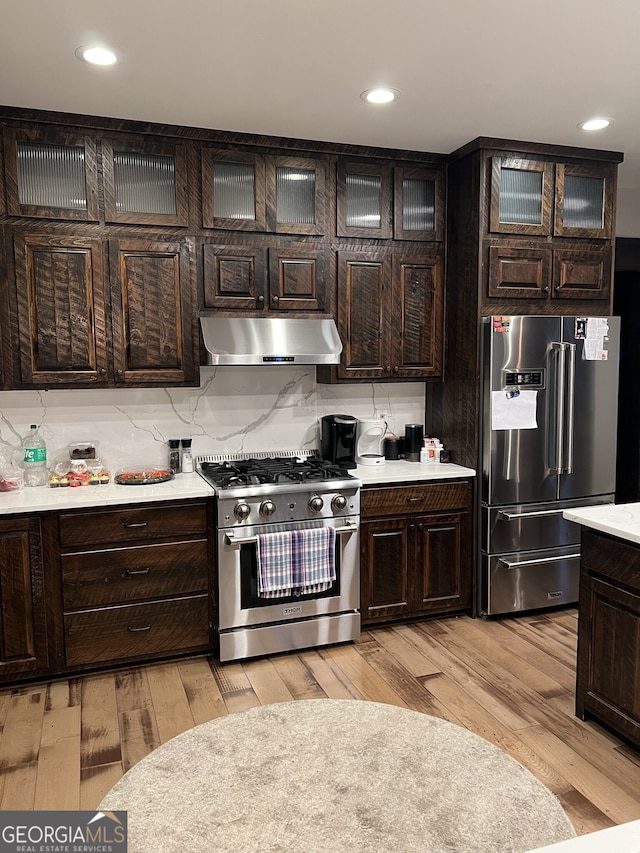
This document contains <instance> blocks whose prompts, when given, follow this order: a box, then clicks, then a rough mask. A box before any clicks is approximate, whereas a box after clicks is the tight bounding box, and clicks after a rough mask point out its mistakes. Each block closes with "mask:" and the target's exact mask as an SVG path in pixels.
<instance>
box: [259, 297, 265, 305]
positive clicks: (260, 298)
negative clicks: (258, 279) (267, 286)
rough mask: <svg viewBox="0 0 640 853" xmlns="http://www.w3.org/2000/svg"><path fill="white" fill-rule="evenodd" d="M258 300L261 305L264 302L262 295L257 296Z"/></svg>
mask: <svg viewBox="0 0 640 853" xmlns="http://www.w3.org/2000/svg"><path fill="white" fill-rule="evenodd" d="M258 302H259V303H260V305H262V304H263V303H264V296H258Z"/></svg>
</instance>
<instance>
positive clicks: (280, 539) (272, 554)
mask: <svg viewBox="0 0 640 853" xmlns="http://www.w3.org/2000/svg"><path fill="white" fill-rule="evenodd" d="M335 541H336V532H335V529H334V528H333V527H313V528H310V529H308V530H288V531H282V532H279V533H262V534H259V535H258V595H259V596H260V597H261V598H284V597H286V596H289V595H308V594H310V593H314V592H323V591H324V590H326V589H329V587H330V586H331V584H332V583H333V581H335V579H336V564H335Z"/></svg>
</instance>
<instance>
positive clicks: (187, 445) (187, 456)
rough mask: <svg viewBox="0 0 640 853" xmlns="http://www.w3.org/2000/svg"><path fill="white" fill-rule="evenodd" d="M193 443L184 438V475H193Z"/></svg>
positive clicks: (182, 442)
mask: <svg viewBox="0 0 640 853" xmlns="http://www.w3.org/2000/svg"><path fill="white" fill-rule="evenodd" d="M191 441H192V439H190V438H183V439H182V441H181V444H182V473H183V474H191V473H192V471H193V456H192V455H191Z"/></svg>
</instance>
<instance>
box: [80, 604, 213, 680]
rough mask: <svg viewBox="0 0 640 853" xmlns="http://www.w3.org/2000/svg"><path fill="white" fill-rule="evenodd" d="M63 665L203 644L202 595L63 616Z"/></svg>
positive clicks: (205, 631) (205, 642) (206, 620)
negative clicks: (64, 645) (64, 650)
mask: <svg viewBox="0 0 640 853" xmlns="http://www.w3.org/2000/svg"><path fill="white" fill-rule="evenodd" d="M64 634H65V644H66V663H67V666H78V665H81V664H85V665H87V664H94V663H100V662H101V661H117V660H121V659H123V658H137V657H145V656H148V655H155V654H159V653H164V654H170V653H173V652H182V651H188V650H189V649H197V648H204V647H207V646H208V645H209V611H208V596H207V595H197V596H191V597H189V598H177V599H171V600H168V601H157V602H152V603H150V604H129V605H126V606H124V607H107V608H105V609H103V610H87V611H86V612H84V613H72V614H70V615H67V616H65V618H64Z"/></svg>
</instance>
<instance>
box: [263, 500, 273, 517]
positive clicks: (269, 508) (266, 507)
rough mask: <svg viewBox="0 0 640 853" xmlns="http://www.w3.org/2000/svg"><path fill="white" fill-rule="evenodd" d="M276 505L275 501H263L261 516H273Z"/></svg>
mask: <svg viewBox="0 0 640 853" xmlns="http://www.w3.org/2000/svg"><path fill="white" fill-rule="evenodd" d="M275 511H276V505H275V504H274V502H273V501H262V503H261V504H260V515H273V513H274V512H275Z"/></svg>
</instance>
